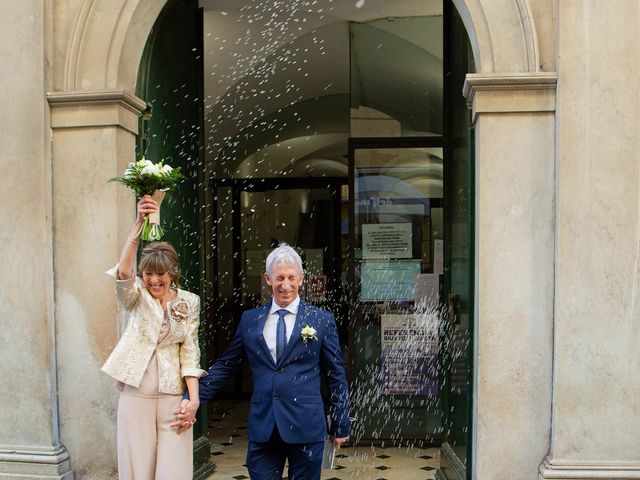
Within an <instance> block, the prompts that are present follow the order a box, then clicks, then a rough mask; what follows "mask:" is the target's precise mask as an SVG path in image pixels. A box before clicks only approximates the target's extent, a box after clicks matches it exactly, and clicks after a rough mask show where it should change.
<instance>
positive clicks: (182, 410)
mask: <svg viewBox="0 0 640 480" xmlns="http://www.w3.org/2000/svg"><path fill="white" fill-rule="evenodd" d="M199 406H200V401H199V400H198V399H195V400H187V399H186V398H185V399H184V400H182V402H180V406H179V407H178V408H177V409H176V410H175V411H174V412H173V414H174V415H175V416H176V421H175V422H173V423H172V424H171V425H169V426H170V427H177V433H178V435H180V434H181V433H182V432H184V431H186V430H189V429H190V428H191V427H192V425H193V424H194V423H196V412H197V411H198V407H199Z"/></svg>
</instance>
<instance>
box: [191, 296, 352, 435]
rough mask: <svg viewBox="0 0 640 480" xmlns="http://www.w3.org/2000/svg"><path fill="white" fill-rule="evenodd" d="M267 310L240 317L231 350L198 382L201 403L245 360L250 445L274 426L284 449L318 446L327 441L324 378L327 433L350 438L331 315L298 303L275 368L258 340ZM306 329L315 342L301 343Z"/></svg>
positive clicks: (339, 354) (341, 367) (339, 353)
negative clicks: (323, 392) (248, 379)
mask: <svg viewBox="0 0 640 480" xmlns="http://www.w3.org/2000/svg"><path fill="white" fill-rule="evenodd" d="M270 307H271V304H270V303H269V304H267V305H263V306H261V307H258V308H255V309H253V310H248V311H246V312H244V313H243V314H242V318H241V320H240V324H239V325H238V329H237V331H236V334H235V337H234V338H233V341H232V343H231V345H230V346H229V348H228V349H227V351H226V352H225V353H224V354H223V355H222V356H221V357H220V358H219V359H218V360H217V361H216V363H215V364H213V365H212V366H211V367H210V368H209V370H208V375H207V376H206V377H204V378H201V379H200V402H201V403H203V404H204V403H206V402H207V401H209V400H210V399H211V398H212V397H213V395H214V394H215V393H216V392H217V391H218V390H219V389H220V388H221V387H222V386H223V385H224V384H225V383H226V382H227V381H228V380H229V379H230V378H232V377H233V376H234V374H235V373H236V372H237V371H238V370H239V369H240V367H241V366H242V362H243V360H244V359H245V358H246V359H247V361H248V362H249V367H250V368H251V376H252V378H253V394H252V395H251V407H250V410H249V440H250V441H253V442H267V441H268V440H269V438H270V437H271V434H272V433H273V428H274V426H275V425H278V431H279V432H280V436H281V437H282V439H283V440H284V441H285V442H287V443H311V442H321V441H324V440H325V439H326V436H327V428H326V417H325V412H324V405H323V401H322V396H321V394H320V380H321V374H324V375H326V378H327V384H328V387H329V394H330V399H329V401H330V408H329V413H330V418H331V429H330V433H331V435H333V436H335V437H347V436H349V398H348V397H349V393H348V386H347V381H346V378H345V374H344V364H343V359H342V351H341V350H340V343H339V340H338V333H337V329H336V323H335V320H334V318H333V315H332V314H331V313H329V312H326V311H324V310H320V309H319V308H316V307H314V306H313V305H309V304H308V303H306V302H304V301H302V300H301V301H300V306H299V307H298V314H297V315H296V322H295V326H294V328H293V332H292V334H291V338H290V340H289V343H288V344H287V347H286V349H285V352H284V354H283V355H282V358H281V359H280V360H279V361H278V363H277V364H276V363H275V362H274V360H273V357H272V356H271V354H270V353H269V348H268V347H267V344H266V342H265V339H264V337H263V335H262V331H263V330H264V323H265V321H266V319H267V315H268V314H269V309H270ZM307 324H308V325H310V326H311V327H313V328H314V329H315V330H316V332H317V336H318V339H317V340H307V341H306V342H305V341H304V340H303V339H302V337H301V335H300V333H301V330H302V328H303V327H304V326H305V325H307Z"/></svg>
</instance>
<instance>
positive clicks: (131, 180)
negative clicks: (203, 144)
mask: <svg viewBox="0 0 640 480" xmlns="http://www.w3.org/2000/svg"><path fill="white" fill-rule="evenodd" d="M183 178H184V175H182V173H180V167H178V168H172V167H171V166H170V165H167V164H164V163H163V162H162V161H161V162H159V163H153V162H152V161H150V160H147V159H145V158H144V157H142V158H141V159H140V160H138V161H137V162H131V163H130V164H129V165H127V168H126V170H125V171H124V176H123V177H114V178H112V179H110V180H109V181H110V182H120V183H122V184H124V185H125V186H127V187H129V188H130V189H132V190H133V191H134V192H136V197H137V198H140V197H142V196H143V195H151V197H153V199H154V200H155V201H156V202H158V212H157V213H152V214H149V215H146V216H145V217H144V223H143V224H142V233H141V234H140V238H142V240H145V241H154V240H160V239H161V238H162V235H163V234H164V232H163V231H162V228H161V227H160V204H161V203H162V200H163V199H164V196H165V195H166V192H167V190H170V189H171V188H173V187H175V186H176V185H177V184H178V182H179V181H180V180H182V179H183Z"/></svg>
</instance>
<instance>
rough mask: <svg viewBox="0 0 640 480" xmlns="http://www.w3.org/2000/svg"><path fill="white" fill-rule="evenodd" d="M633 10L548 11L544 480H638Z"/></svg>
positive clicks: (638, 222) (638, 43)
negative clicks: (550, 327) (550, 378)
mask: <svg viewBox="0 0 640 480" xmlns="http://www.w3.org/2000/svg"><path fill="white" fill-rule="evenodd" d="M639 24H640V5H638V2H637V1H635V0H621V1H619V2H616V3H615V6H614V5H612V4H609V3H603V2H593V1H589V2H582V1H577V0H576V1H563V2H558V32H559V33H558V55H559V62H558V76H559V83H558V127H557V128H558V180H557V183H558V215H557V225H558V226H557V230H558V233H557V273H556V291H557V301H556V320H555V348H554V350H555V375H554V392H555V395H554V397H555V402H554V408H553V429H552V447H551V450H550V452H549V456H548V457H547V459H546V460H545V462H544V464H543V465H542V466H541V467H540V478H543V479H560V478H562V479H580V480H582V479H614V478H616V479H640V447H639V439H640V434H639V432H640V401H639V399H640V375H638V371H640V320H639V318H640V315H639V314H640V295H639V289H640V280H639V279H640V162H639V160H638V152H639V151H640V136H639V135H638V125H640V96H639V95H638V93H639V89H638V77H639V76H640V62H639V61H638V59H639V58H640V31H639V30H638V25H639Z"/></svg>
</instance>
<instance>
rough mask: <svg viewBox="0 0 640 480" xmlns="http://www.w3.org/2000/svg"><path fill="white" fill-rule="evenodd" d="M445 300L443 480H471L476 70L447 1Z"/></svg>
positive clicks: (440, 472)
mask: <svg viewBox="0 0 640 480" xmlns="http://www.w3.org/2000/svg"><path fill="white" fill-rule="evenodd" d="M444 22H445V28H444V32H445V34H444V35H445V36H444V78H445V82H444V159H445V161H444V198H445V202H444V218H445V221H444V224H445V229H444V234H445V275H444V292H445V295H444V298H445V299H446V302H447V309H448V310H447V315H445V317H444V318H445V321H444V322H443V325H442V327H443V328H442V337H441V351H442V354H443V355H442V358H441V361H442V389H441V392H442V406H443V408H442V411H443V445H442V452H441V455H440V459H441V468H440V470H439V471H438V473H437V477H436V478H438V479H441V480H453V479H456V480H459V479H467V478H469V479H470V478H471V453H472V452H471V450H472V449H471V438H472V431H471V419H472V406H473V391H472V386H473V382H472V372H473V319H474V309H473V307H474V292H473V285H474V270H473V264H474V257H473V252H474V228H473V227H474V202H475V192H474V188H473V187H474V162H473V129H472V127H471V121H470V113H469V109H468V108H467V104H466V100H465V98H464V97H463V96H462V86H463V84H464V78H465V75H466V74H467V73H468V72H470V71H473V65H472V64H471V61H472V57H471V54H470V51H471V50H470V46H469V43H468V38H467V35H466V31H465V29H464V25H463V24H462V20H461V19H460V17H459V16H458V13H457V11H456V9H455V8H454V6H453V4H452V3H451V2H450V1H445V3H444Z"/></svg>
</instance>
